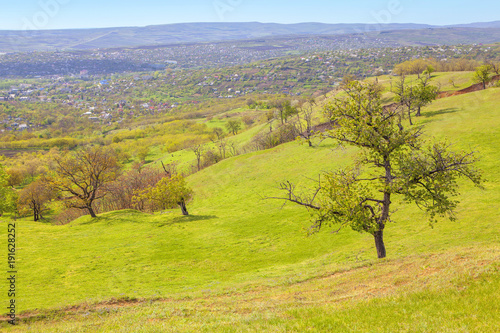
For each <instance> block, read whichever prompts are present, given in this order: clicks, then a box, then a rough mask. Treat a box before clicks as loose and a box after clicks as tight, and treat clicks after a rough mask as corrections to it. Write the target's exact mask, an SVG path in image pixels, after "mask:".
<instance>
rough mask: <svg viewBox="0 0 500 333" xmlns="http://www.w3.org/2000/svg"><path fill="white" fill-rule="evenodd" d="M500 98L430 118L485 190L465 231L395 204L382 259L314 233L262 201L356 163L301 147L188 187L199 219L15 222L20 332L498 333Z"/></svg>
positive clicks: (364, 238) (456, 105)
mask: <svg viewBox="0 0 500 333" xmlns="http://www.w3.org/2000/svg"><path fill="white" fill-rule="evenodd" d="M499 92H500V90H498V89H497V88H492V89H488V90H486V91H480V92H476V93H471V94H466V95H460V96H455V97H450V98H445V99H440V100H437V101H436V102H435V103H434V104H432V105H431V106H430V107H428V108H426V109H425V110H424V112H423V117H421V118H418V122H419V123H421V124H423V123H425V125H426V127H425V132H426V133H427V135H428V136H429V137H436V138H439V139H443V138H447V139H448V140H449V142H451V143H453V145H454V147H455V148H457V149H461V148H463V149H470V148H472V149H473V150H476V151H477V152H478V154H479V156H480V157H481V160H480V162H479V167H480V168H481V169H482V170H483V171H484V173H485V178H486V179H487V182H486V183H485V189H484V190H481V189H477V188H474V187H472V186H469V185H468V184H465V183H464V186H463V188H462V191H461V192H462V196H461V198H460V200H461V204H460V206H459V209H458V211H457V218H458V220H457V221H456V222H449V221H442V222H440V223H438V224H437V225H435V226H434V228H430V227H429V226H428V224H427V222H426V218H425V216H424V214H423V213H422V212H421V211H419V210H418V209H417V208H415V207H413V206H405V205H398V208H399V210H398V211H397V212H395V214H394V216H393V220H394V223H391V224H390V225H388V227H387V228H386V231H385V235H386V246H387V251H388V258H387V259H385V260H377V259H375V258H376V255H375V250H374V244H373V239H372V237H371V236H370V235H366V234H359V233H356V232H353V231H350V230H342V231H341V232H340V233H338V234H332V233H330V232H329V230H328V229H327V230H324V231H322V232H321V233H319V234H317V235H314V236H311V237H307V236H306V232H305V230H304V228H307V227H308V226H309V222H308V214H307V212H306V211H304V210H303V209H301V208H300V207H295V206H290V205H286V206H284V207H282V202H279V201H276V200H265V199H263V197H265V196H273V195H276V194H277V192H278V191H277V189H276V187H277V185H278V183H279V182H280V181H283V180H286V179H289V180H293V181H296V182H298V183H299V184H300V185H302V186H307V185H308V184H310V183H311V180H310V179H308V177H309V178H317V176H318V174H319V173H320V172H322V171H325V170H332V169H335V168H337V167H339V166H341V165H345V164H348V163H350V162H351V160H352V156H353V153H354V151H353V150H350V149H347V150H344V149H340V148H338V147H336V146H334V145H333V144H332V143H331V142H328V141H323V142H322V143H321V144H320V145H319V146H317V147H314V148H309V147H307V145H299V144H298V143H297V142H292V143H288V144H286V145H282V146H278V147H276V148H274V149H271V150H267V151H260V152H255V153H251V154H246V155H240V156H237V157H233V158H230V159H227V160H224V161H222V162H220V163H218V164H216V165H214V166H212V167H209V168H207V169H204V170H202V171H201V172H198V173H196V174H194V175H192V176H190V177H189V183H190V185H191V186H192V187H193V189H194V191H195V199H194V201H193V202H192V203H191V205H190V206H189V208H190V212H191V213H192V216H188V217H183V216H180V215H179V212H178V211H171V212H166V213H163V214H155V215H148V214H144V213H139V212H136V211H119V212H111V213H106V214H103V215H101V216H100V217H99V218H98V219H95V220H92V219H90V218H88V217H82V218H80V219H79V220H77V221H75V222H73V223H70V224H68V225H65V226H53V225H46V224H40V223H34V222H27V221H24V220H22V221H18V222H17V223H16V225H17V247H18V248H17V252H18V258H17V260H18V270H19V280H18V285H17V288H18V290H19V294H18V297H17V301H16V302H17V303H18V310H21V311H27V312H25V313H24V317H26V318H31V319H27V322H25V323H23V324H21V326H19V327H16V328H15V329H14V328H12V327H11V328H10V331H13V332H17V331H19V332H24V331H28V329H29V331H32V332H47V331H51V332H100V331H102V332H108V331H113V332H138V331H140V332H160V331H161V332H163V331H172V332H178V331H189V332H190V331H206V332H212V331H227V332H238V331H269V332H272V331H274V332H285V331H296V332H305V331H312V332H314V331H318V332H324V331H339V332H342V331H362V332H373V331H380V332H394V331H412V332H413V331H415V332H427V331H428V332H431V331H436V329H437V330H438V331H469V332H494V331H498V330H499V329H500V322H499V321H498V313H499V311H500V307H499V305H498V304H497V303H498V302H496V300H497V299H498V298H499V296H500V295H499V292H498V290H499V287H500V278H499V275H498V273H499V268H500V264H499V263H500V238H499V236H498V235H499V231H500V225H499V223H498V222H499V220H500V210H499V208H498V207H499V205H498V203H499V202H500V176H499V175H498V173H497V166H498V161H499V160H500V151H499V150H498V147H499V146H500V109H499V108H498V105H499V103H500V94H499ZM4 224H6V223H5V222H4ZM5 241H6V237H2V239H1V242H2V243H1V244H0V246H2V247H4V248H5V245H6V244H5ZM4 289H6V285H5V282H4ZM4 294H5V293H4ZM2 300H3V303H2V304H4V303H5V304H7V303H6V302H7V300H6V295H4V296H2ZM58 309H59V310H58ZM30 321H31V322H32V323H30V324H29V325H30V326H29V328H28V323H29V322H30ZM3 325H4V326H3V328H4V329H7V326H8V325H7V324H3Z"/></svg>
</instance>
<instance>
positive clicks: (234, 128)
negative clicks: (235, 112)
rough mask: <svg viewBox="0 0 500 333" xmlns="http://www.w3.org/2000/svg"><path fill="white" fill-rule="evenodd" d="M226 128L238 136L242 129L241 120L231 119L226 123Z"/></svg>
mask: <svg viewBox="0 0 500 333" xmlns="http://www.w3.org/2000/svg"><path fill="white" fill-rule="evenodd" d="M226 128H227V130H228V131H229V132H231V133H233V135H236V134H237V133H238V131H239V130H240V129H241V123H240V121H239V120H236V119H230V120H228V122H227V123H226Z"/></svg>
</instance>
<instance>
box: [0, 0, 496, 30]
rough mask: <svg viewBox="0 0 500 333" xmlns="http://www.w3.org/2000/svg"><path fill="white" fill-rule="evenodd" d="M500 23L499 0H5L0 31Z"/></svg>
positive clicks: (0, 0) (2, 0)
mask: <svg viewBox="0 0 500 333" xmlns="http://www.w3.org/2000/svg"><path fill="white" fill-rule="evenodd" d="M496 20H500V1H498V0H482V1H480V3H479V2H478V1H470V0H467V1H466V0H453V1H449V0H343V1H337V0H300V1H294V0H288V1H287V0H175V1H171V0H162V1H159V0H22V1H15V0H9V1H5V0H0V29H2V30H23V29H63V28H64V29H66V28H98V27H119V26H146V25H154V24H168V23H181V22H251V21H259V22H276V23H299V22H323V23H427V24H436V25H447V24H458V23H471V22H486V21H496Z"/></svg>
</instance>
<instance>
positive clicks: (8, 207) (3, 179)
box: [0, 164, 16, 216]
mask: <svg viewBox="0 0 500 333" xmlns="http://www.w3.org/2000/svg"><path fill="white" fill-rule="evenodd" d="M9 178H10V176H9V174H8V173H7V172H5V169H4V167H3V165H2V164H0V216H2V215H3V213H5V212H10V211H13V210H14V202H15V196H16V193H15V192H14V190H13V189H12V188H11V187H10V186H9Z"/></svg>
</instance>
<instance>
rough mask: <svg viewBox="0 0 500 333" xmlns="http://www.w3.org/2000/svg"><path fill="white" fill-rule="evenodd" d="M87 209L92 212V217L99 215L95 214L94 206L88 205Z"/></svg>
mask: <svg viewBox="0 0 500 333" xmlns="http://www.w3.org/2000/svg"><path fill="white" fill-rule="evenodd" d="M87 209H88V211H89V214H90V216H91V217H97V215H96V214H95V212H94V209H93V208H92V206H88V207H87Z"/></svg>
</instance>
